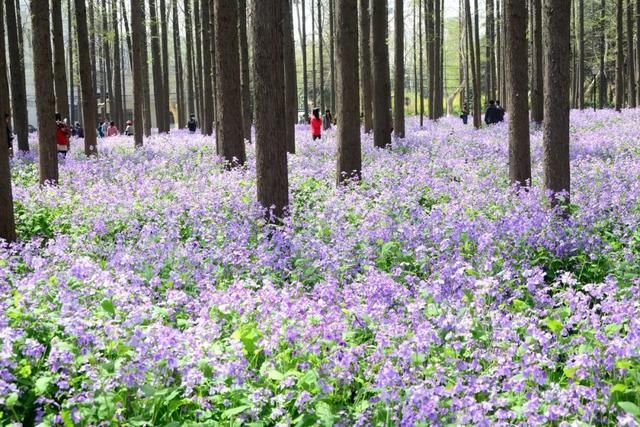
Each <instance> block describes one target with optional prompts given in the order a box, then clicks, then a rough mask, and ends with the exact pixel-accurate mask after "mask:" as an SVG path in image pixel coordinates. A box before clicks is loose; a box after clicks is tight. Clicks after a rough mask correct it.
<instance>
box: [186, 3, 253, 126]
mask: <svg viewBox="0 0 640 427" xmlns="http://www.w3.org/2000/svg"><path fill="white" fill-rule="evenodd" d="M239 1H241V2H244V1H246V0H239ZM184 28H185V35H186V42H187V45H186V46H185V50H186V51H187V90H186V92H185V97H186V99H185V103H184V105H185V108H186V109H187V110H188V113H187V114H189V115H191V114H195V113H196V112H195V100H194V96H195V94H194V69H193V33H192V31H193V29H192V26H191V0H184Z"/></svg>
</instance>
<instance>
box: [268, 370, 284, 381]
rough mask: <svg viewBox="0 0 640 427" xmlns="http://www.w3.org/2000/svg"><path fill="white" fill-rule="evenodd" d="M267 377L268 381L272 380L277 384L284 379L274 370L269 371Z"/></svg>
mask: <svg viewBox="0 0 640 427" xmlns="http://www.w3.org/2000/svg"><path fill="white" fill-rule="evenodd" d="M267 376H268V377H269V379H270V380H274V381H277V382H280V381H282V380H283V379H284V374H283V373H282V372H279V371H276V370H275V369H272V370H270V371H269V373H268V374H267Z"/></svg>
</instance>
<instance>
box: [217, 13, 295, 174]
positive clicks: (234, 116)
mask: <svg viewBox="0 0 640 427" xmlns="http://www.w3.org/2000/svg"><path fill="white" fill-rule="evenodd" d="M285 1H286V2H288V0H285ZM214 6H215V9H214V17H215V28H216V37H215V44H216V69H217V70H218V75H217V80H216V83H217V85H218V87H217V95H218V96H217V98H218V129H217V135H218V138H219V141H218V144H219V146H220V147H221V151H222V153H221V154H222V155H223V157H224V159H225V161H226V162H227V167H231V166H234V165H242V164H244V162H245V160H246V155H245V150H244V136H243V129H242V89H241V81H240V43H239V41H238V4H237V2H233V1H228V0H215V1H214Z"/></svg>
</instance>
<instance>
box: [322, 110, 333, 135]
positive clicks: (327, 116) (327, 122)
mask: <svg viewBox="0 0 640 427" xmlns="http://www.w3.org/2000/svg"><path fill="white" fill-rule="evenodd" d="M332 123H333V116H332V115H331V110H327V111H325V112H324V117H323V118H322V130H329V129H331V124H332Z"/></svg>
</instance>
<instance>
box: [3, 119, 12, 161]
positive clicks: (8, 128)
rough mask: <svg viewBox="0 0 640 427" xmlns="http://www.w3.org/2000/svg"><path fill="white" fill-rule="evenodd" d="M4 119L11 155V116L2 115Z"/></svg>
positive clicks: (10, 153) (10, 155)
mask: <svg viewBox="0 0 640 427" xmlns="http://www.w3.org/2000/svg"><path fill="white" fill-rule="evenodd" d="M4 121H5V123H6V125H7V143H8V144H9V157H12V156H13V132H12V131H11V116H10V115H9V114H5V115H4Z"/></svg>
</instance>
